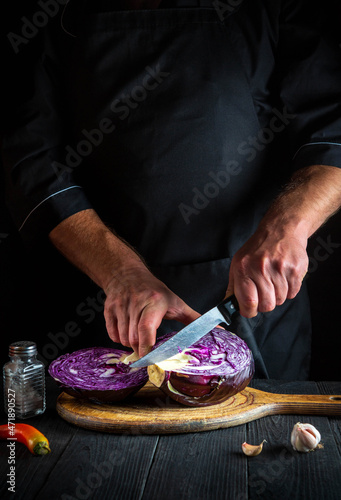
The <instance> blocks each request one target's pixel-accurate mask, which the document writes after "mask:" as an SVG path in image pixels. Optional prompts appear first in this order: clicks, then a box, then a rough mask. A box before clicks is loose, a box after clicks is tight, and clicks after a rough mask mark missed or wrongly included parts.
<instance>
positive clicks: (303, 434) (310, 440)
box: [291, 422, 322, 453]
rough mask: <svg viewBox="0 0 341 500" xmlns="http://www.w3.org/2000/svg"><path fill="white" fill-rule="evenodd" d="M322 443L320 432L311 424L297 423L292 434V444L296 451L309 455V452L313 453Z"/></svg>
mask: <svg viewBox="0 0 341 500" xmlns="http://www.w3.org/2000/svg"><path fill="white" fill-rule="evenodd" d="M320 441H321V434H320V433H319V431H318V430H317V429H316V428H315V427H314V426H313V425H311V424H301V423H300V422H297V424H295V425H294V428H293V430H292V432H291V444H292V447H293V448H294V450H296V451H301V452H304V453H307V452H308V451H313V450H314V449H315V448H316V447H317V446H318V447H319V448H322V445H319V442H320Z"/></svg>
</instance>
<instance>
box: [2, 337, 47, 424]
mask: <svg viewBox="0 0 341 500" xmlns="http://www.w3.org/2000/svg"><path fill="white" fill-rule="evenodd" d="M36 356H37V346H36V344H35V342H31V341H28V340H21V341H19V342H14V343H13V344H10V346H9V357H10V361H8V362H7V363H6V364H5V365H4V367H3V379H4V402H5V411H6V412H8V409H9V405H10V406H11V407H12V408H14V409H15V417H16V418H19V419H23V418H29V417H33V416H35V415H39V414H40V413H43V412H44V411H45V408H46V400H45V366H44V363H42V362H41V361H39V360H38V359H37V357H36ZM9 401H10V403H9ZM12 412H13V410H12Z"/></svg>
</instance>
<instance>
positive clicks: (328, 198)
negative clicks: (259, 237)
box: [260, 165, 341, 239]
mask: <svg viewBox="0 0 341 500" xmlns="http://www.w3.org/2000/svg"><path fill="white" fill-rule="evenodd" d="M340 207H341V169H340V168H337V167H329V166H324V165H313V166H311V167H307V168H304V169H302V170H299V171H298V172H297V173H296V174H295V175H294V176H293V178H292V180H291V181H290V183H289V184H288V185H287V186H286V188H285V189H284V191H283V192H282V193H281V195H280V196H279V197H278V198H277V200H275V202H274V203H273V205H272V206H271V208H270V209H269V211H268V212H267V214H266V215H265V217H264V218H263V220H262V222H261V224H260V227H261V228H269V229H270V230H271V231H273V230H274V227H277V228H282V229H288V230H290V231H300V232H301V234H302V235H304V236H305V237H306V238H307V239H308V238H309V237H310V236H311V235H312V234H313V233H314V232H315V231H316V230H317V229H318V228H319V227H320V226H321V225H323V224H324V222H325V221H326V220H327V219H328V218H329V217H330V216H332V215H333V214H334V213H335V212H337V211H338V210H339V208H340Z"/></svg>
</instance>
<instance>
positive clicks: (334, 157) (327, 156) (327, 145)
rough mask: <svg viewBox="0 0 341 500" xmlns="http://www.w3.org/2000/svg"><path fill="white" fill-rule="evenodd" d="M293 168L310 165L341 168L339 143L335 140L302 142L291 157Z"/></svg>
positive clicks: (340, 145)
mask: <svg viewBox="0 0 341 500" xmlns="http://www.w3.org/2000/svg"><path fill="white" fill-rule="evenodd" d="M293 164H294V169H295V170H298V169H300V168H304V167H309V166H311V165H328V166H331V167H339V168H341V144H339V143H337V142H322V141H321V142H310V143H307V144H303V145H302V146H301V147H300V148H299V149H298V150H297V151H296V153H295V155H294V157H293Z"/></svg>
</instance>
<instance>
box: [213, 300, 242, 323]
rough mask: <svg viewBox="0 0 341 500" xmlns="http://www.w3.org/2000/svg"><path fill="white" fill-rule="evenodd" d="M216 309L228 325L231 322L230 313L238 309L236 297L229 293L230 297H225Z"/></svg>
mask: <svg viewBox="0 0 341 500" xmlns="http://www.w3.org/2000/svg"><path fill="white" fill-rule="evenodd" d="M218 309H219V311H220V312H221V314H222V315H223V316H224V318H225V321H226V323H227V324H228V325H230V324H231V322H232V315H233V314H234V313H235V312H236V311H239V305H238V301H237V299H236V297H235V296H234V295H230V297H227V298H226V299H224V300H223V301H222V302H221V303H220V304H218Z"/></svg>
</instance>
